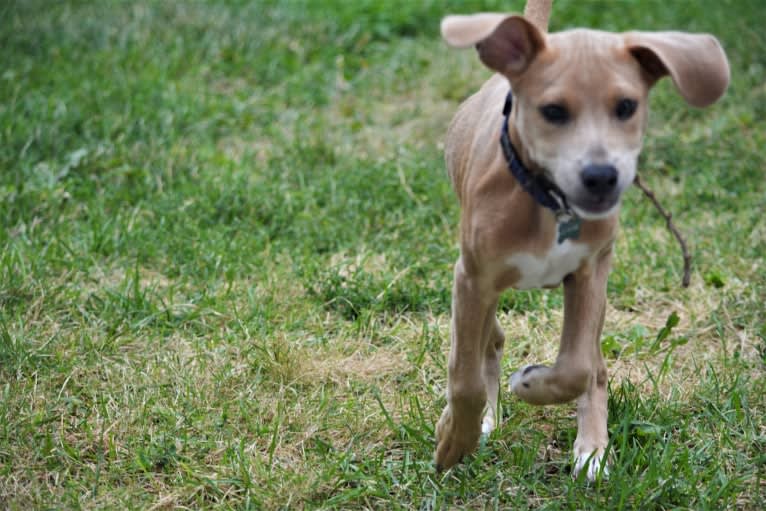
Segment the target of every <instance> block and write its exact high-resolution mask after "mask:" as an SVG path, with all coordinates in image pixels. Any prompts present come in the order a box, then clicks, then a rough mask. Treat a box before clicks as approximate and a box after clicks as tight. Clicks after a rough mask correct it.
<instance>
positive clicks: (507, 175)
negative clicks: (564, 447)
mask: <svg viewBox="0 0 766 511" xmlns="http://www.w3.org/2000/svg"><path fill="white" fill-rule="evenodd" d="M441 29H442V36H443V37H444V39H445V40H446V41H447V43H448V44H450V45H451V46H455V47H470V46H476V48H477V50H478V53H479V58H480V59H481V61H482V62H483V63H484V64H485V65H486V66H488V67H489V68H490V69H492V70H494V71H496V72H497V73H499V74H497V75H495V76H493V77H492V78H490V79H489V81H487V82H486V83H485V84H484V86H483V87H482V88H481V89H480V90H479V92H477V93H476V94H474V95H473V96H471V97H470V98H469V99H468V100H466V101H465V102H464V103H463V104H462V105H461V106H460V109H459V110H458V112H457V114H456V116H455V118H454V120H453V121H452V124H451V126H450V128H449V131H448V133H447V138H446V143H445V146H446V149H445V153H446V162H447V168H448V171H449V175H450V177H451V179H452V183H453V185H454V188H455V191H456V192H457V196H458V198H459V200H460V204H461V207H462V214H461V219H460V251H461V253H460V258H459V259H458V261H457V264H456V265H455V282H454V289H453V299H452V333H451V349H450V357H449V374H448V377H449V380H448V386H447V400H448V404H447V406H446V408H445V409H444V412H443V413H442V416H441V418H440V420H439V423H438V424H437V427H436V437H437V443H438V445H437V448H436V455H435V458H436V464H437V468H438V469H444V468H449V467H451V466H452V465H454V464H455V463H458V462H459V461H460V460H461V458H462V457H463V456H464V455H466V454H468V453H470V452H472V451H473V450H474V449H475V447H476V445H477V443H478V440H479V436H480V435H481V434H482V433H483V434H489V432H491V431H492V429H494V427H495V423H496V421H497V419H498V418H497V400H498V390H499V378H500V359H501V356H502V352H503V343H504V335H503V331H502V330H501V328H500V325H499V323H498V321H497V319H496V317H495V310H496V307H497V301H498V297H499V294H500V293H501V292H502V291H503V290H504V289H506V288H508V287H515V288H521V289H525V288H531V287H555V286H558V285H559V284H560V283H562V282H563V283H564V328H563V332H562V335H561V344H560V348H559V354H558V357H557V359H556V362H555V364H554V365H553V366H552V367H547V366H542V365H532V366H527V367H525V368H522V369H520V370H519V371H518V372H516V373H515V374H513V376H512V377H511V389H512V390H513V392H514V393H515V394H516V395H517V396H518V397H520V398H521V399H523V400H524V401H527V402H528V403H532V404H537V405H545V404H554V403H565V402H567V401H571V400H574V399H577V439H576V440H575V443H574V457H575V466H574V470H575V474H576V473H578V472H579V471H580V470H582V469H583V468H585V467H587V477H588V478H589V479H591V480H593V479H595V478H596V476H597V474H598V473H599V472H600V471H601V467H602V466H605V460H604V459H603V456H604V449H605V448H606V446H607V442H608V437H607V395H606V383H607V374H606V367H605V365H604V360H603V358H602V356H601V349H600V343H599V337H600V335H601V329H602V326H603V323H604V310H605V304H606V280H607V274H608V273H609V267H610V260H611V255H612V245H613V242H614V238H615V235H616V230H617V223H618V210H619V206H620V197H621V194H622V192H623V191H624V190H625V189H626V188H627V187H628V186H629V185H630V183H631V182H632V181H633V178H634V176H635V173H636V160H637V158H638V154H639V152H640V150H641V144H642V138H643V135H644V131H645V129H646V123H647V96H648V93H649V89H650V88H651V87H652V85H654V83H655V82H656V81H657V80H658V79H660V78H662V77H663V76H668V75H669V76H670V77H671V78H672V80H673V83H674V85H675V87H676V89H677V90H678V92H679V93H680V94H681V96H682V97H683V98H684V99H685V100H686V101H687V102H688V103H689V104H691V105H694V106H698V107H702V106H707V105H709V104H711V103H713V102H714V101H716V100H717V99H718V98H719V97H720V96H721V95H722V94H723V92H724V90H725V89H726V87H727V86H728V83H729V66H728V62H727V60H726V56H725V54H724V53H723V50H722V49H721V46H720V44H719V43H718V41H717V40H716V39H715V38H714V37H712V36H710V35H704V34H685V33H680V32H657V33H650V32H628V33H624V34H613V33H607V32H599V31H594V30H571V31H566V32H561V33H556V34H549V35H547V34H544V33H543V32H541V31H540V30H538V29H537V28H536V27H535V26H534V25H533V24H532V23H530V22H529V21H527V20H526V19H525V18H523V17H521V16H509V15H505V14H477V15H473V16H450V17H447V18H445V19H444V20H443V22H442V25H441ZM509 82H510V87H509ZM509 88H512V89H513V103H512V104H513V108H512V110H511V112H510V116H509V119H508V129H507V133H508V140H509V141H510V144H511V145H512V147H513V148H514V149H515V153H516V158H517V160H518V161H520V162H521V163H522V172H524V171H525V172H526V173H527V175H528V176H531V178H532V180H533V181H535V180H536V182H537V183H538V185H539V184H540V183H542V185H540V186H542V189H543V191H544V192H545V193H547V194H548V195H549V196H550V197H552V198H553V200H554V206H555V205H556V204H557V205H558V206H559V207H558V208H555V207H551V206H548V207H546V206H543V205H542V204H541V200H540V198H539V195H540V194H539V190H538V193H537V195H534V191H530V190H529V189H528V188H525V186H523V185H522V184H521V181H522V180H521V178H518V177H514V176H516V174H512V173H511V172H510V171H509V163H508V159H507V156H506V154H504V151H503V149H502V148H501V143H500V138H501V126H502V125H503V118H504V117H503V112H502V110H503V104H504V101H505V99H506V95H507V94H508V91H509ZM511 158H513V157H511ZM539 176H543V178H544V179H538V178H539ZM522 177H523V176H522ZM546 186H547V187H546ZM538 188H539V186H538ZM533 195H534V196H533ZM554 209H556V213H554ZM572 222H574V223H572ZM572 227H573V228H572Z"/></svg>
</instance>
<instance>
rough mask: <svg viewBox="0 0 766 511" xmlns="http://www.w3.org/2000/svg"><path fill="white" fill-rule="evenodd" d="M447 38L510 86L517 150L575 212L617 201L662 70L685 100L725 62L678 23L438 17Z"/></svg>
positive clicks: (709, 96) (721, 77)
mask: <svg viewBox="0 0 766 511" xmlns="http://www.w3.org/2000/svg"><path fill="white" fill-rule="evenodd" d="M442 34H443V36H444V38H445V39H446V40H447V42H448V43H450V44H452V45H454V46H469V45H476V47H477V49H478V51H479V56H480V58H481V60H482V62H484V63H485V64H486V65H487V66H488V67H490V68H491V69H493V70H495V71H498V72H500V73H502V74H504V75H505V76H506V77H507V78H508V80H509V81H510V82H511V85H512V88H513V93H514V111H513V113H512V120H511V122H512V124H513V126H514V129H515V130H516V132H517V133H518V136H519V138H520V139H521V143H522V148H521V149H522V151H523V152H524V153H525V154H526V155H527V156H528V157H529V159H530V160H531V161H532V162H533V163H534V164H535V165H536V166H538V167H540V168H541V169H542V171H543V172H545V173H546V175H547V177H548V178H549V179H551V180H552V181H553V182H554V183H555V184H556V185H557V186H558V187H559V188H560V189H561V191H562V192H563V193H564V195H565V196H566V197H567V200H568V201H569V204H570V205H571V206H572V207H573V209H574V210H575V212H576V213H578V214H579V215H580V216H581V217H583V218H591V219H593V218H602V217H605V216H608V215H610V214H612V213H613V212H614V210H615V209H616V208H617V207H618V206H619V202H620V197H621V195H622V192H623V191H624V190H625V189H626V188H627V187H628V186H629V185H630V183H632V182H633V178H634V176H635V173H636V163H637V159H638V154H639V152H640V150H641V144H642V139H643V135H644V131H645V129H646V123H647V99H648V93H649V89H650V88H651V87H652V85H654V83H655V82H656V81H657V80H658V79H659V78H661V77H662V76H666V75H670V76H672V78H673V81H674V84H675V85H676V88H677V89H678V90H679V92H680V93H681V95H682V96H683V97H684V98H685V99H686V100H687V102H689V103H690V104H692V105H695V106H705V105H707V104H710V103H712V102H713V101H715V100H716V99H718V97H720V95H721V94H723V92H724V90H725V89H726V86H727V85H728V81H729V68H728V63H727V61H726V57H725V55H724V54H723V50H722V49H721V47H720V45H719V44H718V41H717V40H716V39H715V38H713V37H712V36H708V35H692V34H684V33H679V32H659V33H646V32H631V33H626V34H613V33H608V32H600V31H595V30H571V31H566V32H560V33H556V34H551V35H546V34H544V33H542V32H540V31H539V30H538V29H537V28H535V27H534V26H533V25H532V24H531V23H529V22H528V21H527V20H526V19H524V18H522V17H520V16H506V15H499V14H479V15H474V16H457V17H448V18H445V20H444V21H443V22H442Z"/></svg>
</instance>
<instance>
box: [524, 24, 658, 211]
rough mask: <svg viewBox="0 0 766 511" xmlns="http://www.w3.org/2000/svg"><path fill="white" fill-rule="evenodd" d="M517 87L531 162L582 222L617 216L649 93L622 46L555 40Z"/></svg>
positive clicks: (580, 37)
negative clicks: (563, 196) (552, 184)
mask: <svg viewBox="0 0 766 511" xmlns="http://www.w3.org/2000/svg"><path fill="white" fill-rule="evenodd" d="M513 85H514V87H513V88H514V97H515V100H516V101H515V102H516V111H515V112H514V118H513V124H514V125H515V128H516V130H517V132H518V134H519V137H520V138H521V142H522V145H523V148H524V151H526V153H527V154H528V155H529V158H530V159H531V160H532V161H534V162H535V164H537V165H538V166H539V167H541V168H542V169H543V171H544V172H545V173H546V174H547V177H548V178H549V179H550V180H552V181H553V182H554V183H555V184H556V185H557V186H558V187H559V188H560V189H561V191H562V192H563V193H564V195H565V196H566V197H567V199H568V201H569V204H570V205H571V206H572V207H573V208H574V210H575V212H577V213H578V214H579V215H580V216H582V217H584V218H590V217H600V216H605V215H608V214H610V213H612V211H613V210H614V209H615V208H616V207H617V206H618V204H619V200H620V196H621V194H622V192H623V191H624V190H625V189H626V188H627V187H628V185H630V183H631V182H632V181H633V178H634V176H635V173H636V162H637V159H638V154H639V151H640V150H641V142H642V138H643V134H644V129H645V127H646V116H647V108H646V105H647V103H646V99H647V92H648V89H649V87H648V84H647V83H646V81H645V80H643V78H642V76H641V67H640V66H639V64H638V62H637V61H636V60H635V59H634V58H633V57H632V56H631V55H630V53H629V52H628V51H627V50H626V49H625V48H624V45H623V44H622V40H621V38H619V37H618V36H615V35H613V34H608V33H603V32H594V31H586V30H578V31H572V32H564V33H560V34H556V35H554V36H550V37H549V38H548V44H547V48H546V51H545V52H544V53H542V54H539V55H538V58H536V59H535V60H534V61H533V62H532V63H530V65H529V67H528V68H527V70H526V72H525V73H524V74H523V75H521V76H520V77H519V78H518V79H517V80H515V83H514V84H513Z"/></svg>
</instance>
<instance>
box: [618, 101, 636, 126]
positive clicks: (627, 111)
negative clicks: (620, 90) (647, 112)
mask: <svg viewBox="0 0 766 511" xmlns="http://www.w3.org/2000/svg"><path fill="white" fill-rule="evenodd" d="M637 107H638V102H637V101H636V100H634V99H628V98H623V99H621V100H619V101H618V102H617V106H616V107H615V108H614V115H616V116H617V118H618V119H619V120H621V121H627V120H628V119H630V118H631V117H633V114H634V113H636V108H637Z"/></svg>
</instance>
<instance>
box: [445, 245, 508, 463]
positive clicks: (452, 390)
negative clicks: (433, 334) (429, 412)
mask: <svg viewBox="0 0 766 511" xmlns="http://www.w3.org/2000/svg"><path fill="white" fill-rule="evenodd" d="M496 304H497V293H496V291H494V290H487V289H483V287H482V285H481V282H480V279H479V278H478V276H477V275H475V274H469V273H468V272H467V271H466V268H465V266H464V263H463V260H462V258H461V259H460V260H458V262H457V264H456V265H455V284H454V288H453V290H452V331H451V346H450V354H449V367H448V380H447V406H446V407H445V408H444V411H443V412H442V415H441V418H440V419H439V422H438V424H437V425H436V442H437V446H436V455H435V459H436V467H437V469H438V470H442V469H446V468H449V467H451V466H452V465H454V464H456V463H458V462H459V461H460V460H461V459H462V458H463V456H465V455H466V454H469V453H471V452H472V451H473V450H474V449H475V448H476V445H477V444H478V441H479V436H480V435H481V431H482V412H483V411H484V407H485V404H486V403H487V386H486V382H485V374H484V372H485V371H484V369H485V356H486V350H487V346H486V344H487V343H488V342H489V341H490V340H492V339H494V338H495V337H497V335H496V332H495V330H494V329H495V328H496V325H495V321H494V314H495V307H496ZM499 349H502V346H501V343H499ZM490 387H491V388H490V390H491V391H494V392H495V393H496V392H497V384H496V383H495V385H494V387H493V386H490ZM491 400H492V401H494V402H495V403H496V401H497V397H496V395H495V396H494V399H491ZM492 418H493V420H494V414H493V416H492ZM493 425H494V424H493Z"/></svg>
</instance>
